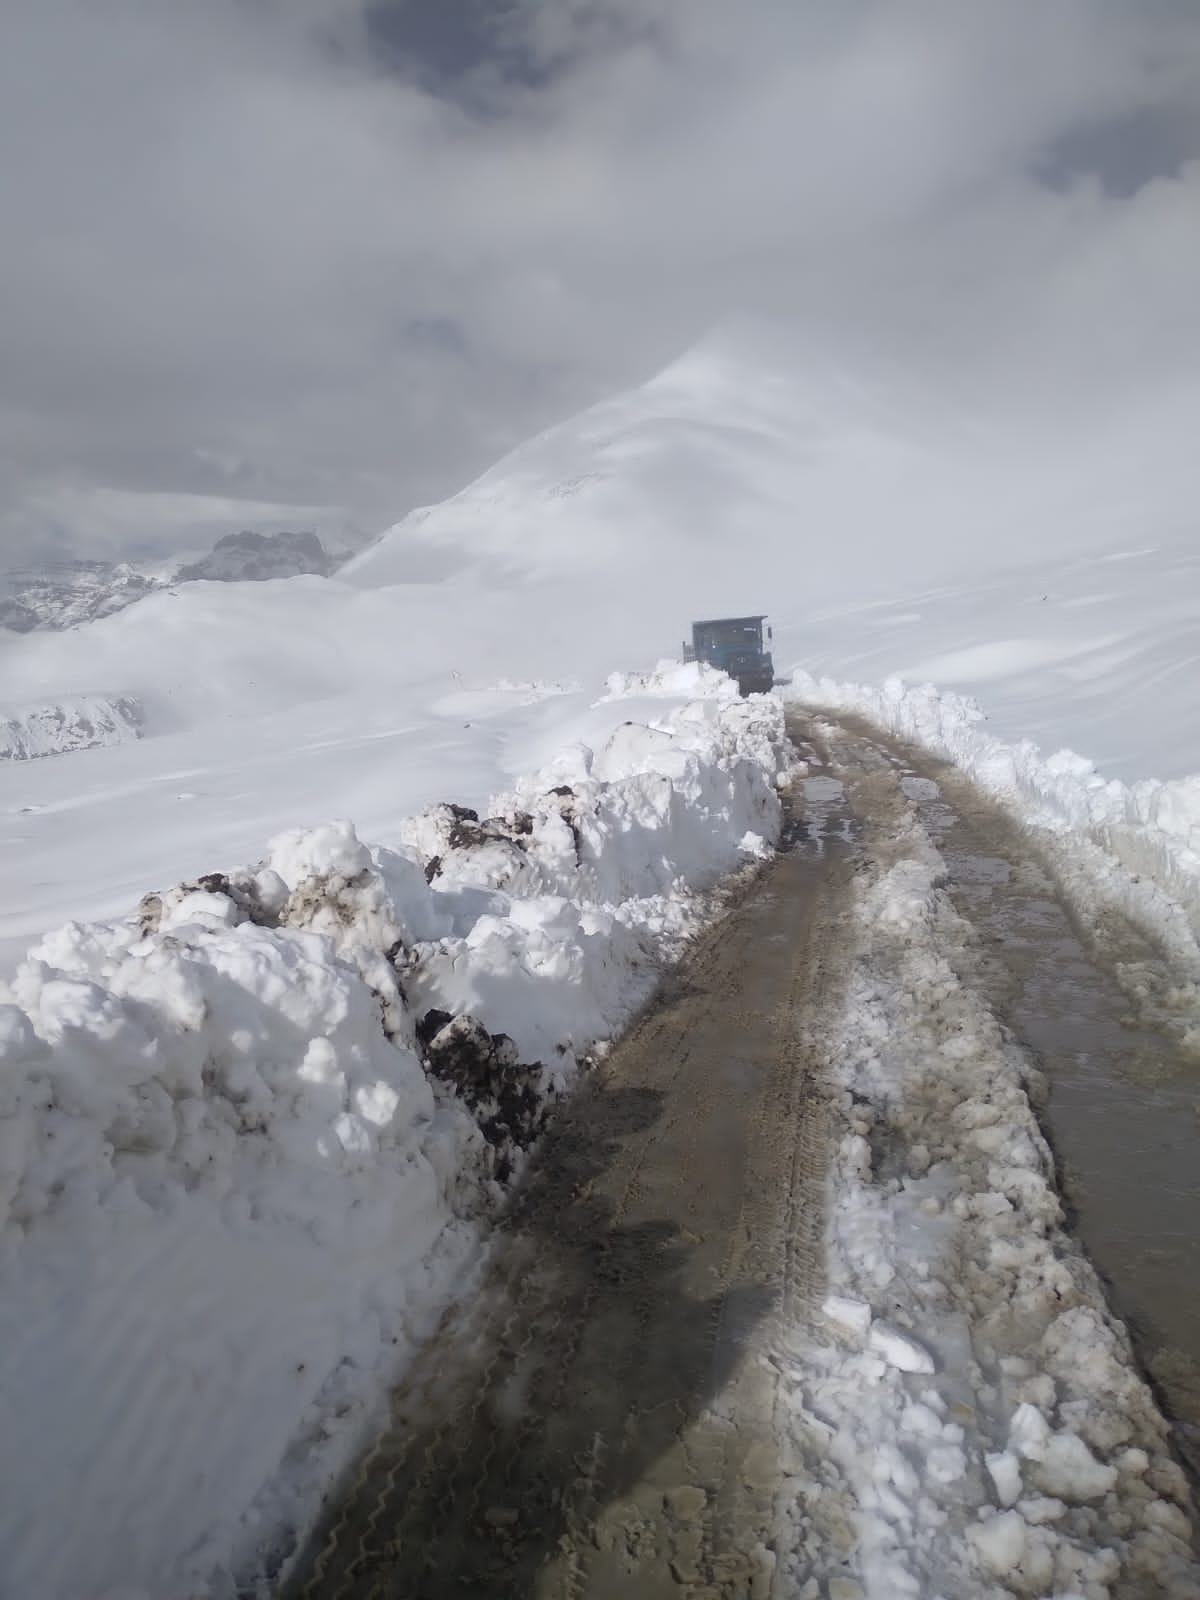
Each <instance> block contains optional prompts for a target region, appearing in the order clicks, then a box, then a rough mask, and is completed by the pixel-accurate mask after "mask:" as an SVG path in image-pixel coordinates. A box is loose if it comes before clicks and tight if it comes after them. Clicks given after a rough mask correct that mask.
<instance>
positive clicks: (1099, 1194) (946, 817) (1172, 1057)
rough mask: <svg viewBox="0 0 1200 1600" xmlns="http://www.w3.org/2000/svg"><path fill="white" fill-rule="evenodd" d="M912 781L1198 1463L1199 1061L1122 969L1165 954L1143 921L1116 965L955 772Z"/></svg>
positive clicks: (1074, 1204) (1081, 1217)
mask: <svg viewBox="0 0 1200 1600" xmlns="http://www.w3.org/2000/svg"><path fill="white" fill-rule="evenodd" d="M901 783H902V787H903V789H904V792H905V794H906V795H907V796H908V798H909V799H910V800H911V801H912V802H913V803H914V805H915V806H916V808H917V811H918V813H919V815H920V818H921V821H922V823H923V824H924V826H925V827H926V828H927V830H928V831H929V833H930V834H931V836H932V837H933V839H934V842H935V843H936V844H937V846H938V849H939V850H940V852H941V854H942V856H943V858H944V860H945V862H946V866H947V869H948V872H949V883H948V889H949V892H950V894H951V897H952V899H953V900H954V903H955V905H956V907H957V909H958V910H959V912H960V913H961V914H962V915H963V916H964V917H966V918H967V919H968V920H969V921H970V922H971V923H972V924H973V925H974V927H975V928H976V930H977V931H978V934H979V936H980V938H981V940H982V941H983V955H982V959H981V967H982V971H983V976H984V981H985V984H986V986H987V990H988V999H989V1001H990V1003H991V1004H992V1006H993V1008H994V1010H995V1011H996V1013H997V1015H998V1016H999V1017H1000V1018H1001V1019H1002V1020H1003V1021H1004V1022H1005V1023H1007V1025H1008V1026H1009V1027H1010V1028H1011V1029H1012V1031H1013V1032H1014V1034H1016V1035H1017V1037H1018V1038H1019V1039H1020V1041H1021V1042H1022V1043H1023V1044H1024V1045H1025V1046H1026V1047H1027V1048H1029V1049H1030V1050H1031V1051H1033V1053H1034V1054H1035V1056H1036V1057H1037V1059H1038V1061H1039V1064H1040V1065H1041V1067H1042V1069H1043V1071H1044V1073H1045V1075H1046V1078H1047V1080H1048V1084H1049V1090H1050V1093H1049V1101H1048V1104H1047V1105H1046V1106H1044V1107H1043V1108H1041V1111H1040V1115H1041V1118H1042V1122H1043V1125H1044V1127H1045V1129H1046V1132H1047V1134H1048V1136H1049V1138H1050V1140H1051V1143H1052V1144H1053V1146H1054V1149H1055V1154H1056V1158H1057V1161H1058V1164H1059V1176H1060V1184H1061V1187H1062V1190H1063V1193H1064V1196H1065V1198H1066V1201H1067V1203H1068V1206H1069V1207H1070V1209H1071V1211H1072V1213H1073V1224H1074V1228H1075V1231H1076V1233H1077V1234H1078V1236H1079V1237H1080V1239H1081V1240H1082V1242H1083V1244H1084V1247H1085V1248H1086V1249H1087V1251H1088V1254H1089V1255H1090V1257H1091V1259H1092V1261H1093V1262H1094V1263H1095V1265H1096V1267H1097V1269H1098V1270H1099V1271H1100V1273H1101V1275H1102V1276H1103V1277H1104V1278H1105V1280H1106V1282H1107V1284H1108V1289H1109V1297H1110V1300H1111V1302H1112V1304H1113V1306H1114V1309H1115V1310H1116V1311H1117V1312H1118V1313H1119V1314H1120V1315H1121V1316H1122V1318H1123V1319H1124V1320H1125V1322H1126V1323H1127V1325H1128V1326H1129V1329H1130V1332H1131V1334H1132V1335H1133V1338H1134V1341H1135V1344H1136V1345H1137V1348H1138V1351H1139V1354H1140V1356H1141V1359H1142V1362H1143V1364H1144V1366H1145V1367H1146V1370H1147V1371H1148V1372H1149V1374H1150V1376H1151V1378H1152V1380H1153V1381H1154V1383H1155V1384H1156V1385H1157V1387H1158V1390H1159V1393H1160V1398H1161V1400H1162V1402H1163V1404H1164V1407H1165V1409H1166V1410H1167V1412H1168V1414H1169V1415H1170V1417H1171V1419H1172V1422H1173V1425H1174V1428H1175V1436H1176V1441H1177V1445H1178V1448H1179V1451H1180V1454H1181V1456H1182V1457H1183V1458H1184V1459H1185V1460H1186V1461H1187V1462H1188V1463H1189V1465H1190V1467H1191V1469H1192V1471H1193V1472H1194V1473H1196V1474H1197V1475H1200V1063H1198V1062H1197V1061H1196V1059H1195V1058H1194V1057H1193V1056H1189V1055H1188V1054H1187V1052H1186V1051H1185V1050H1184V1049H1183V1048H1182V1047H1180V1046H1179V1045H1177V1044H1176V1043H1174V1042H1173V1041H1172V1040H1171V1039H1169V1038H1167V1037H1166V1036H1164V1035H1163V1034H1161V1033H1159V1032H1158V1031H1157V1030H1154V1029H1151V1028H1149V1027H1147V1026H1145V1025H1144V1024H1142V1023H1141V1022H1140V1021H1139V1020H1138V1019H1137V1018H1136V1017H1135V1016H1134V1015H1132V1005H1131V1002H1130V1000H1129V998H1128V996H1127V995H1126V994H1125V993H1124V992H1123V991H1122V989H1121V988H1120V986H1119V984H1118V982H1117V980H1116V979H1115V977H1114V976H1113V975H1112V972H1111V971H1109V970H1108V962H1109V961H1112V962H1114V963H1115V962H1118V961H1121V960H1122V959H1124V960H1128V961H1130V962H1132V963H1134V964H1135V965H1137V964H1144V963H1145V962H1146V961H1147V960H1148V959H1150V960H1153V959H1155V958H1156V957H1155V952H1154V951H1153V950H1152V948H1151V947H1150V945H1149V943H1148V941H1147V940H1146V939H1145V937H1144V936H1143V935H1142V934H1141V933H1140V932H1139V931H1138V930H1136V929H1134V928H1132V927H1130V928H1128V930H1127V931H1126V933H1125V935H1124V936H1123V937H1125V938H1126V939H1127V940H1128V944H1129V948H1128V950H1122V949H1121V948H1119V947H1118V946H1116V945H1111V946H1109V947H1108V948H1106V950H1105V960H1104V961H1103V962H1102V961H1101V960H1100V959H1099V958H1097V957H1096V956H1094V955H1093V954H1092V953H1091V952H1090V951H1089V950H1088V949H1087V948H1086V947H1085V944H1084V942H1083V940H1082V939H1081V938H1080V937H1079V935H1078V934H1077V932H1076V931H1075V928H1074V927H1073V926H1072V922H1071V919H1070V917H1069V916H1068V914H1067V912H1066V910H1065V909H1064V908H1063V906H1062V904H1061V903H1060V901H1059V899H1058V896H1057V894H1056V891H1055V887H1054V885H1053V883H1052V881H1051V879H1050V877H1049V875H1048V874H1047V873H1046V872H1045V871H1044V870H1043V869H1042V868H1041V867H1040V866H1038V865H1037V864H1036V863H1035V862H1033V861H1031V859H1030V856H1029V846H1028V844H1027V843H1026V841H1025V840H1024V838H1023V837H1022V836H1021V835H1020V833H1019V832H1018V831H1017V829H1016V828H1015V827H1014V826H1013V825H1012V824H1011V823H1009V822H1007V821H1006V820H1005V819H1004V818H1003V817H1001V816H1000V815H999V814H998V813H997V812H996V811H995V809H994V808H993V807H992V806H991V805H990V804H989V803H988V802H987V801H985V800H983V799H982V798H981V797H977V798H973V791H971V790H969V788H968V786H967V785H966V784H965V783H963V782H961V781H958V780H954V779H951V778H949V777H947V778H946V779H945V783H944V785H942V784H939V783H938V782H935V781H933V780H932V779H930V778H929V777H926V776H922V775H919V774H917V773H912V772H908V773H906V774H905V775H904V777H903V778H902V780H901ZM948 794H949V795H950V796H951V799H950V801H948V800H947V795H948ZM1109 931H1110V932H1111V930H1109ZM1108 943H1109V942H1108V940H1107V939H1106V945H1108Z"/></svg>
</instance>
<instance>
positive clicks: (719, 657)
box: [683, 616, 775, 694]
mask: <svg viewBox="0 0 1200 1600" xmlns="http://www.w3.org/2000/svg"><path fill="white" fill-rule="evenodd" d="M766 620H767V619H766V617H765V616H761V617H715V618H710V619H709V620H708V621H706V622H693V623H692V642H691V644H690V645H688V644H685V645H684V647H683V659H684V660H685V661H706V662H707V663H708V665H709V666H710V667H715V668H716V669H717V670H718V671H719V672H727V673H728V674H729V676H730V677H731V678H735V679H736V680H737V686H738V688H739V689H740V690H741V692H742V693H743V694H763V693H765V692H766V691H767V690H768V689H770V688H771V687H772V686H773V685H774V682H775V663H774V662H773V660H772V659H771V655H770V652H769V651H768V650H764V648H763V623H764V622H765V621H766ZM770 637H771V630H770V628H768V629H767V638H768V639H770Z"/></svg>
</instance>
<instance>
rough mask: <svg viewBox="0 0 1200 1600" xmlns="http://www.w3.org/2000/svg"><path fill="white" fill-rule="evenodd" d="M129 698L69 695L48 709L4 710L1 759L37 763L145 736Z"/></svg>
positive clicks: (138, 712) (0, 715)
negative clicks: (41, 759)
mask: <svg viewBox="0 0 1200 1600" xmlns="http://www.w3.org/2000/svg"><path fill="white" fill-rule="evenodd" d="M142 722H143V712H142V708H141V706H140V705H139V703H138V702H137V701H136V700H135V699H133V698H132V696H130V695H101V694H76V695H64V696H62V697H61V698H59V699H55V700H53V701H51V702H48V703H46V704H43V705H27V706H0V761H33V760H36V759H37V758H38V757H39V756H57V755H65V754H66V752H67V751H68V750H90V749H94V748H95V747H96V746H97V745H113V744H127V743H129V742H130V741H131V740H133V739H140V738H141V737H142Z"/></svg>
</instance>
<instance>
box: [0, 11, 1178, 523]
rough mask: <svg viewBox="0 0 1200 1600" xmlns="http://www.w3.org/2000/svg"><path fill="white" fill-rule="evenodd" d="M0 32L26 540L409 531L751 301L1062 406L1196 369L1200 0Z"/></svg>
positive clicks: (66, 25)
mask: <svg viewBox="0 0 1200 1600" xmlns="http://www.w3.org/2000/svg"><path fill="white" fill-rule="evenodd" d="M0 27H2V28H3V34H4V37H3V39H2V40H0V151H3V153H4V154H3V166H2V168H0V225H2V226H3V236H4V241H5V246H4V250H3V251H2V252H0V539H3V540H4V541H5V543H6V545H7V547H8V549H9V550H14V549H16V548H17V546H18V545H24V546H26V547H27V546H30V545H32V544H34V543H36V542H37V541H38V539H39V538H40V537H41V536H42V534H43V533H45V532H46V531H47V530H49V529H51V528H54V529H57V530H58V531H59V532H60V533H62V534H64V535H67V536H69V535H70V531H71V529H75V530H77V531H78V532H79V533H80V534H81V536H82V537H84V538H85V539H90V540H92V541H93V542H94V544H95V545H96V546H97V547H98V546H99V545H100V544H101V543H104V542H107V543H119V542H121V541H122V539H123V538H124V535H123V533H122V529H123V528H126V529H132V528H133V527H134V526H135V525H136V526H137V527H138V528H140V529H142V530H143V532H141V533H139V534H138V537H139V538H152V537H153V534H154V529H155V527H159V528H161V530H162V537H163V539H164V540H165V539H167V538H170V537H175V538H182V537H184V534H182V533H180V532H179V530H180V529H191V528H193V526H194V524H195V520H196V517H198V516H200V515H201V513H203V515H204V516H207V515H208V514H209V512H210V511H211V513H212V515H213V516H220V515H224V514H225V513H224V512H222V511H220V510H219V507H214V506H213V504H212V503H211V501H205V500H202V499H184V500H181V501H179V503H178V504H176V503H175V502H174V501H172V500H170V499H169V498H163V497H164V496H167V497H169V496H175V497H177V498H178V497H180V496H184V497H188V496H208V497H217V499H231V500H247V501H252V500H256V499H257V500H259V501H262V502H269V503H270V506H271V508H272V514H276V513H278V514H282V513H281V512H280V510H279V508H280V507H281V506H286V505H288V504H293V503H297V504H302V505H304V506H309V507H312V506H318V507H320V506H332V507H338V506H341V507H346V508H348V511H349V513H350V514H351V515H352V516H354V517H355V518H357V519H359V520H360V521H363V522H366V523H368V524H369V523H372V522H374V523H379V522H382V521H386V520H388V519H389V518H390V517H392V516H394V515H398V514H399V513H401V512H402V511H403V510H404V509H406V508H407V507H408V506H409V505H411V504H413V503H414V502H417V501H420V500H423V499H428V498H432V497H435V496H439V495H441V494H444V493H446V492H448V491H449V490H450V489H452V488H454V487H456V486H457V485H458V483H460V482H461V481H462V480H463V478H464V477H465V476H466V475H468V474H470V473H471V472H473V471H475V470H477V469H479V468H481V467H482V466H484V465H485V464H486V463H487V462H488V461H489V460H490V459H491V458H492V457H494V456H495V455H496V454H498V453H499V452H500V451H501V450H502V449H504V448H505V447H507V446H508V445H510V444H512V443H514V442H515V441H516V440H518V439H519V438H520V437H522V436H523V435H524V434H526V433H528V432H530V431H532V430H533V429H535V428H537V427H539V426H541V425H543V424H545V423H546V422H548V421H551V420H553V419H554V418H555V417H557V416H559V415H561V414H563V413H564V412H565V411H567V410H570V409H572V408H574V407H576V406H578V405H581V404H584V403H586V402H587V401H589V400H591V399H593V398H595V397H597V396H598V395H599V394H601V393H603V392H604V391H605V390H607V389H609V388H611V387H614V386H618V385H622V384H625V383H628V382H632V381H637V380H639V379H640V378H642V377H644V376H646V375H648V374H649V373H650V372H651V371H652V370H654V368H655V367H656V366H657V365H659V364H660V363H661V362H662V361H664V360H666V359H668V358H669V357H670V356H671V355H672V354H673V353H674V352H675V351H676V350H678V349H679V348H680V347H681V346H682V345H684V344H686V343H687V342H688V341H690V340H691V339H693V338H695V337H697V336H698V335H700V334H701V333H703V332H704V331H705V329H706V328H707V327H708V326H709V325H710V324H711V323H712V322H714V321H715V320H717V319H719V318H721V317H723V316H725V315H726V314H728V313H730V312H736V311H739V310H748V309H749V310H752V309H755V308H762V309H766V310H769V311H772V312H775V313H780V314H784V315H786V316H789V317H792V318H797V319H801V320H803V321H805V322H807V323H808V324H809V325H810V326H811V327H812V328H814V330H816V331H817V333H818V334H819V336H820V338H821V339H822V340H824V341H825V342H826V344H828V345H830V346H832V347H834V348H838V349H842V350H844V351H846V352H850V354H848V355H847V360H850V359H853V355H852V352H853V351H854V350H855V349H858V348H866V349H868V350H870V351H871V352H872V353H876V352H880V351H887V352H889V353H890V354H891V355H892V356H893V357H894V358H895V359H898V360H903V361H908V362H920V363H921V364H922V365H923V366H924V367H926V368H928V369H929V373H930V381H937V382H948V383H954V382H963V383H969V384H970V385H972V386H973V388H974V391H975V392H977V393H980V394H985V395H986V397H987V400H988V403H989V404H996V405H1004V404H1010V403H1011V404H1014V405H1017V404H1019V405H1021V406H1023V407H1028V406H1029V405H1031V404H1038V403H1041V404H1044V405H1045V407H1046V411H1047V414H1048V415H1050V414H1052V413H1053V412H1054V411H1055V410H1057V411H1059V412H1061V411H1063V410H1064V404H1063V397H1064V396H1066V395H1072V396H1077V397H1078V401H1079V405H1080V407H1082V408H1085V409H1086V408H1088V407H1095V406H1097V405H1099V404H1100V403H1101V401H1102V400H1103V398H1104V397H1105V396H1106V395H1108V394H1125V395H1129V394H1131V393H1133V392H1136V391H1138V390H1145V391H1147V392H1149V391H1155V392H1158V391H1163V392H1165V391H1167V390H1169V389H1170V388H1171V387H1172V385H1177V384H1179V383H1181V382H1183V381H1184V376H1185V374H1186V373H1187V372H1188V371H1194V370H1195V366H1196V357H1197V354H1198V353H1200V352H1198V351H1197V348H1196V340H1197V333H1196V329H1195V325H1194V317H1193V315H1192V303H1193V299H1194V287H1193V283H1192V277H1193V269H1192V263H1194V261H1195V260H1196V259H1197V253H1198V250H1200V206H1198V205H1197V199H1198V189H1200V175H1198V171H1197V166H1196V163H1195V161H1194V159H1192V158H1193V157H1194V155H1195V107H1196V105H1197V104H1200V72H1198V61H1200V19H1198V18H1197V16H1196V14H1195V13H1194V12H1193V10H1192V9H1191V8H1190V7H1183V6H1181V5H1180V4H1178V3H1175V0H1146V3H1143V4H1139V5H1138V6H1131V5H1127V4H1120V3H1117V0H1060V3H1058V4H1055V5H1053V6H1040V5H1039V6H1029V7H1021V8H1018V7H1013V6H1012V5H1011V4H1010V3H1009V0H981V3H980V4H978V5H972V6H963V5H961V4H960V3H958V0H887V3H885V0H836V3H835V0H807V3H804V0H748V3H747V4H746V5H743V6H730V5H729V4H728V0H558V3H556V4H553V5H551V4H543V3H539V0H499V3H495V4H491V5H487V6H485V5H483V4H482V3H473V0H369V3H367V4H363V3H361V0H286V3H285V0H171V3H167V0H12V3H11V4H9V6H8V7H7V8H6V10H5V15H4V20H3V23H2V24H0ZM1052 397H1053V398H1052ZM205 508H207V509H205ZM229 515H231V516H233V517H234V518H235V519H236V520H252V518H251V515H250V513H249V512H246V513H243V512H241V511H239V510H237V509H236V508H235V509H234V510H233V511H230V512H229ZM263 515H264V516H266V515H267V512H266V511H264V512H263ZM147 530H148V531H147ZM172 530H174V531H172Z"/></svg>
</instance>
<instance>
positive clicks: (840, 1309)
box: [821, 1294, 871, 1338]
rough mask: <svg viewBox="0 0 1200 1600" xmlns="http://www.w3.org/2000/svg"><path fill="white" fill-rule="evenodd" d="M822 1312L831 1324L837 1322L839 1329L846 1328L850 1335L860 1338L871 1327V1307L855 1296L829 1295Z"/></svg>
mask: <svg viewBox="0 0 1200 1600" xmlns="http://www.w3.org/2000/svg"><path fill="white" fill-rule="evenodd" d="M821 1310H822V1311H823V1312H824V1313H825V1315H826V1316H827V1317H828V1318H829V1320H830V1322H836V1323H837V1324H838V1326H839V1327H841V1328H845V1329H846V1331H847V1332H848V1333H854V1334H857V1335H858V1336H859V1337H860V1338H861V1337H862V1336H863V1335H864V1334H865V1333H866V1331H867V1329H868V1328H869V1327H870V1326H871V1308H870V1306H869V1305H868V1304H867V1302H866V1301H865V1300H857V1299H855V1298H854V1296H853V1295H841V1294H831V1295H828V1296H827V1297H826V1299H825V1301H824V1303H823V1304H822V1306H821Z"/></svg>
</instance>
